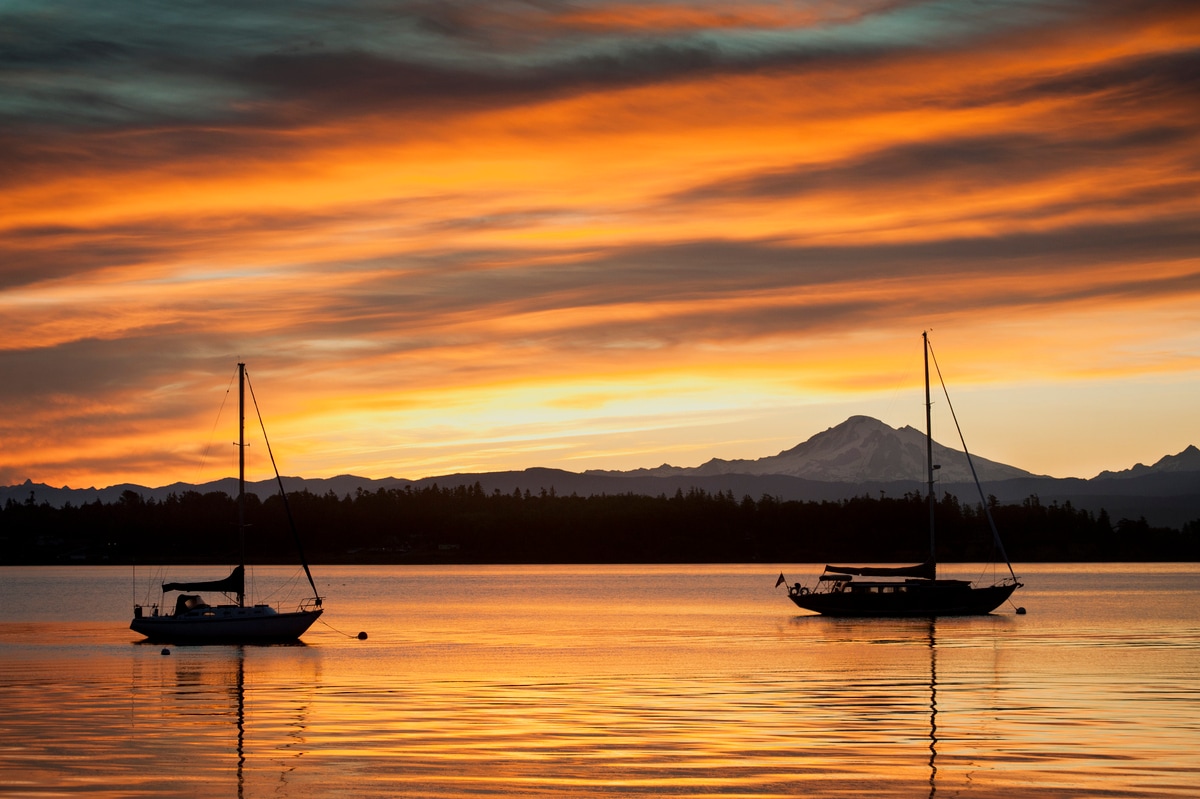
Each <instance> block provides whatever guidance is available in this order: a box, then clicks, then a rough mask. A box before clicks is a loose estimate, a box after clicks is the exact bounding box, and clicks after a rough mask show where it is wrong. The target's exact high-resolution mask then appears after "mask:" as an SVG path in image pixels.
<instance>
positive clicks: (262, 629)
mask: <svg viewBox="0 0 1200 799" xmlns="http://www.w3.org/2000/svg"><path fill="white" fill-rule="evenodd" d="M216 610H217V611H220V610H221V609H220V608H217V609H216ZM245 610H246V611H250V612H246V613H241V614H239V613H233V612H231V613H228V614H225V615H222V614H221V613H219V612H218V613H215V614H209V615H196V616H193V615H183V616H143V617H138V618H134V620H133V621H132V622H131V623H130V625H129V629H131V630H133V631H134V632H136V633H140V634H142V635H144V636H145V637H146V639H147V640H148V641H152V642H155V643H171V644H224V643H236V644H255V643H262V644H268V643H287V642H290V641H295V640H297V639H298V638H300V636H302V635H304V633H305V632H306V631H307V630H308V628H309V627H311V626H312V625H313V622H315V621H316V620H317V619H318V618H320V616H321V613H322V610H321V609H320V608H314V609H312V610H298V611H295V612H291V613H275V612H273V611H272V612H258V613H255V612H253V610H255V609H251V608H246V609H245Z"/></svg>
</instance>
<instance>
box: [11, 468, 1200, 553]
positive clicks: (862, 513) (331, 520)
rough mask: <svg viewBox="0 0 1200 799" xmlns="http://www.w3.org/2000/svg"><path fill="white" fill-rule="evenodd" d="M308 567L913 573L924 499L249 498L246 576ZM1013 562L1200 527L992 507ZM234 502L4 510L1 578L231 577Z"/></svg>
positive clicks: (1055, 507)
mask: <svg viewBox="0 0 1200 799" xmlns="http://www.w3.org/2000/svg"><path fill="white" fill-rule="evenodd" d="M289 508H290V511H291V516H292V517H293V518H294V519H295V520H296V526H297V528H298V529H297V532H298V535H299V539H300V541H301V543H302V545H303V547H304V550H305V554H306V555H307V557H308V559H309V560H310V561H311V562H314V563H706V562H711V563H719V562H729V563H737V562H773V563H797V562H798V563H808V562H826V561H864V562H865V561H874V562H888V561H895V562H900V561H913V562H916V561H920V560H922V559H924V558H925V556H926V553H927V551H928V542H929V533H928V524H929V506H928V504H927V502H926V500H925V498H924V497H922V496H921V495H919V494H915V493H910V494H906V495H904V496H902V497H888V496H877V497H875V496H862V497H856V498H853V499H848V500H842V501H836V502H833V501H824V502H812V501H809V502H802V501H781V500H779V499H776V498H774V497H770V496H763V497H760V498H758V499H753V498H751V497H749V496H746V497H742V498H741V499H738V498H736V497H734V495H733V494H732V492H724V493H722V492H718V493H715V494H712V493H708V492H705V491H701V490H692V491H688V492H684V491H679V492H676V493H675V494H674V495H673V496H666V495H659V496H656V497H651V496H643V495H637V494H621V495H601V496H589V497H580V496H574V495H572V496H561V495H556V494H555V493H554V492H552V491H551V492H542V493H539V494H531V493H530V492H528V491H525V492H520V491H514V492H512V493H510V494H504V493H501V492H498V491H496V492H493V493H490V494H489V493H486V492H485V491H484V490H483V489H482V488H481V487H480V486H479V484H475V485H473V486H458V487H453V488H439V487H438V486H431V487H426V488H420V489H414V488H411V487H409V488H405V489H390V490H385V489H380V490H378V491H375V492H366V491H359V492H357V493H355V494H354V495H346V496H341V497H339V496H337V495H335V494H334V493H332V492H330V493H327V494H324V495H317V494H313V493H309V492H298V493H293V494H289V495H288V507H286V508H285V505H284V502H283V500H282V499H281V498H280V497H278V496H276V497H271V498H269V499H267V500H265V501H261V500H259V499H258V497H256V496H254V495H247V498H246V509H245V521H246V525H247V536H246V548H247V556H248V560H249V561H250V562H256V563H274V562H292V561H294V560H296V544H295V542H294V538H293V535H292V532H291V529H290V527H289V525H288V512H287V511H288V509H289ZM990 510H991V513H992V516H993V518H994V519H995V521H996V525H997V527H998V529H999V531H1000V533H1001V536H1002V538H1003V540H1004V544H1005V547H1006V549H1007V552H1008V555H1009V557H1010V558H1011V559H1012V560H1013V561H1014V562H1035V561H1154V560H1158V561H1180V560H1183V561H1189V560H1197V559H1200V520H1197V521H1193V522H1190V523H1188V524H1186V525H1184V526H1183V528H1182V529H1171V528H1162V527H1152V526H1151V525H1149V524H1148V523H1147V522H1146V521H1145V520H1144V519H1136V520H1131V519H1119V520H1115V521H1114V520H1112V519H1110V518H1109V517H1108V514H1107V513H1106V512H1104V511H1101V512H1100V513H1098V514H1096V513H1092V512H1090V511H1086V510H1081V509H1077V508H1074V507H1072V506H1071V505H1070V503H1066V504H1061V505H1060V504H1058V503H1051V504H1043V503H1042V502H1040V501H1039V500H1038V498H1037V497H1036V496H1031V497H1029V498H1028V499H1026V500H1025V501H1024V502H1023V503H1021V504H1015V505H1013V504H1000V503H998V502H996V501H995V499H994V498H991V499H990ZM237 513H238V511H237V502H236V500H235V499H234V498H232V497H230V496H228V495H227V494H224V493H219V492H212V493H203V494H202V493H199V492H195V491H187V492H184V493H182V494H178V495H176V494H172V495H171V496H169V497H168V498H167V499H165V500H162V501H158V500H153V499H150V500H146V499H144V498H143V497H142V496H141V495H140V494H137V493H135V492H132V491H127V492H126V493H125V494H124V495H122V497H121V498H120V500H119V501H117V502H113V503H102V502H99V501H97V502H94V503H88V504H84V505H78V506H72V505H66V506H64V507H61V508H59V507H52V506H51V505H49V504H46V503H42V504H37V503H36V502H34V501H33V499H32V497H31V498H30V499H29V500H27V501H26V502H16V501H13V500H9V501H8V502H7V503H6V504H5V506H4V507H3V509H2V510H0V563H3V564H8V565H13V564H57V563H91V564H95V563H114V564H126V563H135V562H136V563H229V562H234V561H236V560H237V551H238V547H239V543H238V538H239V537H238V531H237V522H236V520H237ZM936 519H937V529H938V541H937V547H938V552H937V555H938V559H939V560H940V561H942V562H954V561H986V560H990V559H992V558H993V555H994V546H993V543H992V535H991V531H990V528H989V526H988V523H987V519H986V516H985V514H984V512H983V508H982V506H981V505H979V504H976V505H969V504H965V503H961V502H959V501H958V500H957V499H956V498H955V497H953V496H952V495H948V494H947V495H945V496H943V497H942V498H941V499H940V500H939V501H938V503H937V507H936Z"/></svg>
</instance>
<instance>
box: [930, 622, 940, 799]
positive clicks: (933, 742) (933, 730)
mask: <svg viewBox="0 0 1200 799" xmlns="http://www.w3.org/2000/svg"><path fill="white" fill-rule="evenodd" d="M937 712H938V711H937V619H936V618H930V619H929V796H930V799H933V796H934V794H936V793H937Z"/></svg>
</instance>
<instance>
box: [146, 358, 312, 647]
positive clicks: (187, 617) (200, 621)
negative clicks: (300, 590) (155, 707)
mask: <svg viewBox="0 0 1200 799" xmlns="http://www.w3.org/2000/svg"><path fill="white" fill-rule="evenodd" d="M246 382H247V378H246V365H245V364H244V363H239V364H238V527H239V530H240V534H241V538H242V545H241V550H240V562H239V563H238V565H237V566H236V567H234V569H233V571H232V572H231V573H230V575H229V576H228V577H226V578H224V579H221V580H209V581H200V582H197V581H185V582H168V583H163V585H162V591H163V602H162V603H160V604H156V605H153V606H152V607H151V608H150V609H149V610H150V612H149V613H147V612H146V610H147V609H146V608H143V607H142V606H141V605H134V608H133V621H132V622H130V624H129V628H130V629H131V630H133V631H134V632H138V633H141V634H142V635H144V636H145V637H146V638H147V639H149V640H150V641H155V642H162V643H175V644H203V643H279V642H287V641H295V640H296V639H298V638H299V637H300V636H302V635H303V634H304V633H305V632H306V631H307V630H308V628H309V627H311V626H312V624H313V622H315V621H316V620H317V619H318V618H320V616H321V613H322V612H323V611H324V608H323V607H322V597H321V596H320V594H319V592H318V591H317V586H316V583H315V582H314V581H313V576H312V572H311V571H310V570H309V568H308V562H307V560H305V558H304V551H303V548H302V547H299V538H297V549H298V550H299V552H300V562H301V565H303V567H304V573H305V575H306V576H307V577H308V583H309V585H310V586H311V587H312V596H311V597H309V598H306V599H304V600H303V601H302V602H301V603H300V606H299V607H298V608H297V609H295V610H292V611H281V610H278V609H276V608H274V607H272V606H270V605H267V604H251V605H247V604H246V577H245V575H246V546H245V530H246V524H245V507H246ZM264 435H265V431H264ZM267 450H268V452H269V451H270V444H269V443H268V444H267ZM271 462H272V465H273V464H274V462H275V457H274V455H272V456H271ZM275 478H276V480H277V481H279V490H280V494H281V495H283V498H284V503H285V506H286V502H287V495H286V494H285V493H284V492H283V481H282V480H280V479H279V472H278V470H276V472H275ZM289 517H290V511H289ZM293 529H294V528H293ZM193 591H212V592H218V593H221V594H224V595H225V596H226V597H227V598H231V599H233V600H234V601H231V602H226V603H224V604H216V605H210V604H208V603H207V602H205V601H204V599H203V597H201V596H200V595H199V594H193V593H190V592H193ZM169 592H179V594H178V596H177V597H176V598H175V605H174V608H173V609H171V610H170V612H166V609H167V604H166V595H167V593H169ZM160 607H161V608H162V611H163V612H160Z"/></svg>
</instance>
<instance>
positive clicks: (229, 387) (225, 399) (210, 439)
mask: <svg viewBox="0 0 1200 799" xmlns="http://www.w3.org/2000/svg"><path fill="white" fill-rule="evenodd" d="M236 378H237V370H236V369H235V370H234V371H233V376H232V377H230V378H229V385H227V386H226V387H225V396H224V397H222V398H221V407H219V408H217V418H216V419H213V426H212V430H209V431H208V443H207V444H206V445H205V446H204V454H203V455H201V456H200V466H199V468H198V471H197V475H202V474H204V468H205V467H206V466H207V465H208V455H209V453H210V452H212V447H213V435H214V434H215V432H216V429H217V425H219V424H220V423H221V415H222V414H223V413H225V403H226V402H228V401H229V393H230V392H231V391H232V390H233V381H234V380H235V379H236ZM196 482H197V483H199V482H200V478H199V476H197V478H196Z"/></svg>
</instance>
